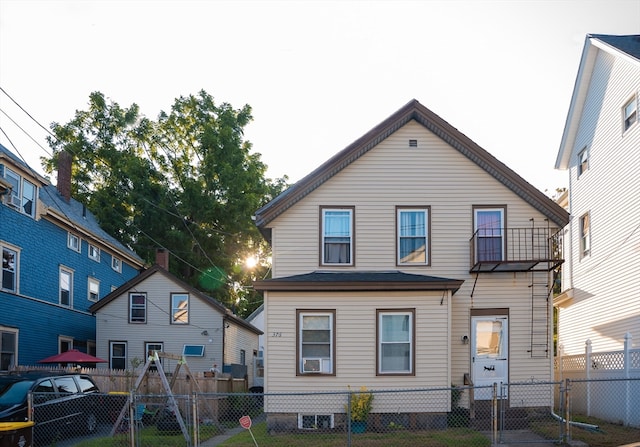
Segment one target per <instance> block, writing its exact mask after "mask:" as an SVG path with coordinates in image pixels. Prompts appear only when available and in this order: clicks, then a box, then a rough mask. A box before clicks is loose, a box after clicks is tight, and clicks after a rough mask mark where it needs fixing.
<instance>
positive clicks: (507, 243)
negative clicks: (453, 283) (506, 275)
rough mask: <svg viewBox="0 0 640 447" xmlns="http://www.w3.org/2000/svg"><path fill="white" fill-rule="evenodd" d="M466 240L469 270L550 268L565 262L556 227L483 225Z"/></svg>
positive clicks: (522, 270)
mask: <svg viewBox="0 0 640 447" xmlns="http://www.w3.org/2000/svg"><path fill="white" fill-rule="evenodd" d="M469 243H470V249H471V250H470V253H471V268H470V270H469V271H470V272H471V273H502V272H528V271H551V270H554V269H555V268H557V267H559V266H560V265H561V264H562V263H563V262H564V259H562V230H561V229H558V228H542V227H541V228H534V227H532V228H482V229H479V230H477V231H476V232H475V233H474V235H473V237H472V238H471V240H470V241H469Z"/></svg>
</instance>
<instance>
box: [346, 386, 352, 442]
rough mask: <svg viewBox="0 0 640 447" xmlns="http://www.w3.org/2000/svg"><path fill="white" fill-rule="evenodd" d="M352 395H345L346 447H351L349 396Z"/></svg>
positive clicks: (349, 393) (350, 393)
mask: <svg viewBox="0 0 640 447" xmlns="http://www.w3.org/2000/svg"><path fill="white" fill-rule="evenodd" d="M352 395H353V393H352V392H351V391H349V392H348V393H347V411H346V413H347V447H351V396H352Z"/></svg>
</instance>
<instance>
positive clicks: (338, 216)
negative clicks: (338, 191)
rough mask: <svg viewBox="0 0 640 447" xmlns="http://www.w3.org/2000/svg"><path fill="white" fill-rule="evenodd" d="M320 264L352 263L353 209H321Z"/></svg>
mask: <svg viewBox="0 0 640 447" xmlns="http://www.w3.org/2000/svg"><path fill="white" fill-rule="evenodd" d="M322 264H325V265H335V264H340V265H352V264H353V209H346V208H345V209H329V208H326V209H323V210H322Z"/></svg>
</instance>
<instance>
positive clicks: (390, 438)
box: [220, 422, 491, 447]
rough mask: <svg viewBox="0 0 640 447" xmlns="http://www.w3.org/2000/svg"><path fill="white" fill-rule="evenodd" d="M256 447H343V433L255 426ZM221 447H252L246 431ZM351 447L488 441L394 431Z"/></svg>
mask: <svg viewBox="0 0 640 447" xmlns="http://www.w3.org/2000/svg"><path fill="white" fill-rule="evenodd" d="M251 431H252V433H253V436H255V438H256V441H257V443H258V445H259V446H260V447H299V446H301V445H304V446H305V447H344V445H345V444H346V441H347V434H346V433H325V432H316V431H309V432H308V433H294V434H291V433H287V434H277V435H270V434H268V433H267V428H266V423H265V422H262V423H259V424H255V425H254V426H253V427H252V429H251ZM220 445H221V446H225V447H255V443H254V442H253V439H252V438H251V434H250V433H249V432H248V431H244V432H241V433H239V434H238V435H236V436H233V437H232V438H230V439H228V440H227V441H225V442H223V443H222V444H220ZM351 445H352V446H354V447H383V446H385V447H386V446H389V445H393V446H394V447H395V446H397V447H402V446H407V447H409V446H411V447H415V446H418V445H419V446H421V447H457V446H462V445H464V446H469V447H488V446H490V445H491V441H490V440H489V439H488V438H487V437H486V436H484V435H482V434H481V433H479V432H477V431H474V430H470V429H468V428H455V429H451V430H437V431H407V430H396V431H390V432H388V433H368V432H367V433H362V434H352V435H351Z"/></svg>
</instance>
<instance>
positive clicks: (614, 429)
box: [531, 415, 640, 447]
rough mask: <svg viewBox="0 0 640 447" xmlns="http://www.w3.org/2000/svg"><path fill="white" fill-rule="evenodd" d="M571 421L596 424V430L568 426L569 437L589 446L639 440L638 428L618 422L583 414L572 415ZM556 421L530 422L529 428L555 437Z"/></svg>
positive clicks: (603, 446)
mask: <svg viewBox="0 0 640 447" xmlns="http://www.w3.org/2000/svg"><path fill="white" fill-rule="evenodd" d="M571 421H574V422H583V423H587V424H591V425H597V426H598V430H587V429H584V428H579V427H576V426H570V427H569V431H570V434H571V439H572V440H574V441H582V442H584V443H586V444H587V445H588V446H589V447H617V446H620V445H623V444H628V443H630V442H636V441H640V430H638V429H637V428H632V427H625V426H623V425H620V424H612V423H610V422H605V421H602V420H600V419H596V418H592V417H587V416H583V415H573V416H572V417H571ZM558 424H559V423H558V422H557V421H549V422H546V423H542V422H541V423H538V424H535V425H534V424H532V426H531V429H532V430H533V431H535V432H536V433H539V434H540V435H542V436H545V437H547V438H549V437H551V438H553V437H557V436H558V433H559V429H558Z"/></svg>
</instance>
